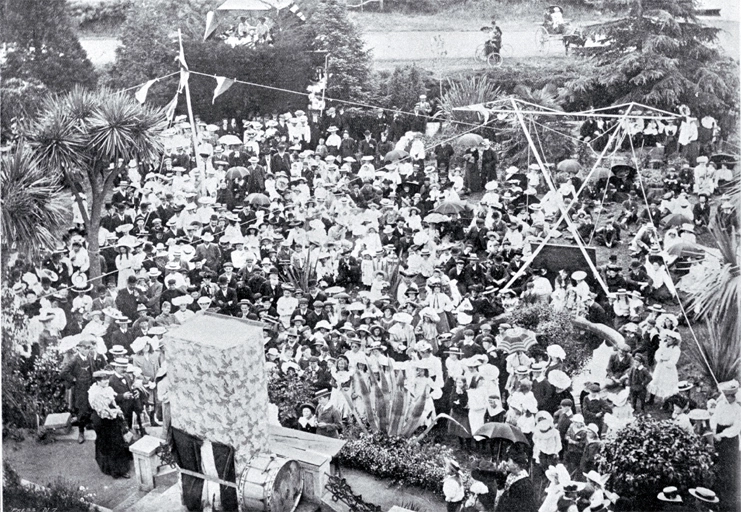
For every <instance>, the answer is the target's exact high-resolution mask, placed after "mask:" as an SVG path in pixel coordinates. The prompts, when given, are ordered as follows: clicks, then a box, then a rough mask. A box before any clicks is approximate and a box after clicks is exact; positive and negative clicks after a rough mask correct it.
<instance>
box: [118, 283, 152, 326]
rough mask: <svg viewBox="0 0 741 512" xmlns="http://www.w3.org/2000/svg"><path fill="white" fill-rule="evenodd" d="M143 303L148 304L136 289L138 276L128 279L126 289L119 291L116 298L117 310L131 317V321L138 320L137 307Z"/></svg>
mask: <svg viewBox="0 0 741 512" xmlns="http://www.w3.org/2000/svg"><path fill="white" fill-rule="evenodd" d="M140 302H142V303H144V302H146V301H145V299H144V298H143V297H141V294H140V293H139V290H137V289H136V276H129V277H128V278H126V288H123V289H121V290H119V291H118V295H117V296H116V308H117V309H118V310H119V311H120V312H121V313H123V314H124V315H126V316H127V317H129V320H132V321H134V320H136V307H137V305H138V304H139V303H140Z"/></svg>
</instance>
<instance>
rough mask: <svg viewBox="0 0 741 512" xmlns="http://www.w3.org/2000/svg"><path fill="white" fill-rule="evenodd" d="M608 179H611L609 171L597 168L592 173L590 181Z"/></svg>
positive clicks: (604, 168)
mask: <svg viewBox="0 0 741 512" xmlns="http://www.w3.org/2000/svg"><path fill="white" fill-rule="evenodd" d="M610 177H612V171H611V170H610V169H607V168H606V167H597V168H596V169H595V170H594V172H593V173H592V177H591V178H590V179H593V180H602V179H605V180H606V179H608V178H610Z"/></svg>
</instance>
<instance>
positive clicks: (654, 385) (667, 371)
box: [648, 340, 681, 398]
mask: <svg viewBox="0 0 741 512" xmlns="http://www.w3.org/2000/svg"><path fill="white" fill-rule="evenodd" d="M680 354H681V350H680V348H679V345H674V346H672V347H669V346H667V345H666V342H665V341H664V340H662V341H661V344H660V345H659V349H658V350H657V351H656V356H655V359H656V368H655V369H654V373H653V378H652V380H651V383H650V384H649V385H648V392H649V393H651V394H653V395H655V396H656V397H657V398H668V397H670V396H672V395H676V394H677V393H679V375H678V373H677V361H679V356H680Z"/></svg>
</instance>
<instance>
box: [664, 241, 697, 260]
mask: <svg viewBox="0 0 741 512" xmlns="http://www.w3.org/2000/svg"><path fill="white" fill-rule="evenodd" d="M666 252H667V254H670V255H672V256H676V257H677V258H700V257H702V256H704V255H705V247H703V246H702V245H698V244H694V243H692V242H677V243H676V244H674V245H670V246H669V247H667V248H666Z"/></svg>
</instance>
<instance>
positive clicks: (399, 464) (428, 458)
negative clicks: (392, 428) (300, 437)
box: [338, 428, 453, 496]
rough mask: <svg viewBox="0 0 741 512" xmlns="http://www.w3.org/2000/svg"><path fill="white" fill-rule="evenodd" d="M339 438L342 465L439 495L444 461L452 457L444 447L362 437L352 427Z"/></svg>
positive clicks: (384, 437)
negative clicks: (341, 444)
mask: <svg viewBox="0 0 741 512" xmlns="http://www.w3.org/2000/svg"><path fill="white" fill-rule="evenodd" d="M343 437H345V438H346V439H348V441H347V444H346V445H345V447H344V448H342V450H341V451H340V453H339V455H338V459H339V461H340V463H341V464H342V465H343V466H346V467H350V468H354V469H359V470H362V471H365V472H366V473H368V474H370V475H373V476H375V477H377V478H384V479H390V480H392V481H393V482H395V483H397V484H401V485H405V486H415V487H419V488H421V489H426V490H429V491H432V492H434V493H436V494H438V495H440V496H442V484H443V478H444V477H445V459H446V458H453V452H452V450H451V449H450V448H448V447H447V446H443V445H440V444H437V443H418V442H415V441H413V440H409V439H402V438H400V437H388V436H386V435H384V434H366V433H363V432H361V431H360V430H358V429H352V428H350V429H347V431H346V432H345V436H343Z"/></svg>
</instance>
